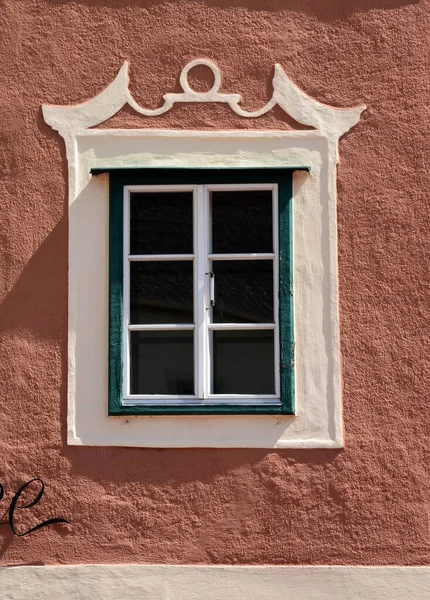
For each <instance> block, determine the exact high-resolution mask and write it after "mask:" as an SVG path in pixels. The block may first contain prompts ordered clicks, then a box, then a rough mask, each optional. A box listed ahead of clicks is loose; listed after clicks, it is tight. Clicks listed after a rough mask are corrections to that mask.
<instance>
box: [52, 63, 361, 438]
mask: <svg viewBox="0 0 430 600" xmlns="http://www.w3.org/2000/svg"><path fill="white" fill-rule="evenodd" d="M197 64H204V65H206V66H208V67H209V68H210V69H212V71H213V73H214V77H215V83H214V86H213V87H212V89H211V90H210V91H209V92H207V93H198V92H194V91H193V90H192V89H191V88H190V87H189V84H188V80H187V73H188V71H189V70H190V69H191V68H192V67H193V66H196V65H197ZM180 83H181V86H182V89H183V93H180V94H166V95H165V96H164V104H163V106H162V107H161V108H159V109H155V110H149V109H143V108H142V107H140V106H139V105H138V104H137V103H136V102H135V100H134V99H133V97H132V96H131V93H130V91H129V88H128V75H127V64H125V65H124V66H123V67H122V68H121V70H120V71H119V73H118V75H117V77H116V79H115V80H114V81H113V82H112V84H111V85H109V86H108V87H107V88H106V89H105V90H104V92H102V93H101V94H100V95H99V96H97V97H96V98H94V99H92V100H90V101H88V102H85V103H83V104H80V105H77V106H72V107H58V106H43V115H44V118H45V121H46V122H47V123H48V124H49V125H51V127H53V129H55V130H56V131H58V132H59V134H60V135H61V136H62V137H63V139H64V141H65V144H66V153H67V161H68V169H69V339H68V443H69V444H75V445H81V444H82V445H112V446H143V447H265V448H272V447H277V448H288V447H290V448H323V447H326V448H329V447H332V448H337V447H340V446H342V443H343V437H342V415H341V379H340V355H339V322H338V290H337V285H338V282H337V240H336V164H337V160H338V141H339V138H340V136H341V135H343V134H344V133H345V132H347V131H348V130H349V129H350V128H351V127H353V126H354V125H355V124H356V123H357V122H358V120H359V117H360V114H361V112H362V111H363V110H364V108H365V107H363V106H361V107H356V108H352V109H345V110H343V109H336V108H332V107H329V106H325V105H323V104H320V103H319V102H317V101H315V100H313V99H312V98H310V97H309V96H307V95H306V94H305V93H304V92H302V91H301V90H299V88H297V87H296V86H295V85H294V84H293V83H292V82H291V81H290V80H289V79H288V77H287V76H286V75H285V73H284V71H283V70H282V68H281V67H280V66H279V65H277V66H276V67H275V75H274V79H273V88H274V91H273V96H272V98H271V100H270V101H269V102H268V103H267V105H266V106H265V107H263V108H262V109H261V110H259V111H255V112H252V113H248V112H246V111H245V110H243V109H242V108H241V107H240V106H239V103H240V96H239V95H237V94H222V93H220V92H219V88H220V85H221V75H220V72H219V70H218V68H217V67H216V65H214V64H213V63H212V62H210V61H207V60H203V59H202V60H196V61H193V62H191V63H189V64H188V65H186V67H185V68H184V70H183V71H182V74H181V76H180ZM175 102H223V103H227V104H228V105H229V106H230V107H231V109H232V110H233V111H234V112H235V113H237V114H238V115H240V116H242V117H244V118H249V117H252V118H254V117H258V116H260V115H262V114H264V113H265V112H267V111H268V110H270V109H271V108H273V106H274V105H275V104H277V105H279V106H280V107H281V108H282V109H283V110H284V111H285V112H286V113H288V114H289V115H290V116H291V117H292V118H293V119H295V120H296V121H298V122H300V123H302V124H304V125H308V126H311V127H313V128H314V129H313V130H300V131H285V130H283V131H272V130H270V131H251V130H235V131H230V130H228V131H227V130H226V131H213V132H212V131H190V130H177V131H171V130H153V129H142V130H135V129H134V130H129V129H127V130H122V129H116V130H112V129H90V128H91V127H95V126H97V125H99V124H100V123H102V122H103V121H105V120H106V119H108V118H110V117H111V116H113V115H114V114H115V113H116V112H117V111H118V110H120V109H121V108H122V107H123V106H124V105H125V104H126V103H128V104H129V105H130V106H132V107H133V108H134V109H135V110H136V111H137V112H139V113H141V114H144V115H147V116H156V115H159V114H162V113H163V112H166V111H168V110H170V108H171V107H172V106H173V104H174V103H175ZM111 167H184V168H192V167H200V168H201V167H219V168H228V167H244V168H252V167H259V168H261V167H307V168H310V173H306V172H303V171H297V172H295V174H294V176H293V193H294V277H295V280H294V291H295V293H294V310H295V317H294V318H295V340H296V365H295V368H296V373H295V375H296V406H297V414H296V415H295V416H293V417H284V416H278V415H277V416H250V415H246V416H138V417H108V411H107V406H108V253H109V236H108V217H109V193H108V175H99V176H97V177H91V174H90V170H91V169H93V168H111Z"/></svg>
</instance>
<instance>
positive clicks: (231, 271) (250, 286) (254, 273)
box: [212, 260, 273, 323]
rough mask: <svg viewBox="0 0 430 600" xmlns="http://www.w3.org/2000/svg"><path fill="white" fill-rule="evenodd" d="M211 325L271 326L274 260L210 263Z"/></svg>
mask: <svg viewBox="0 0 430 600" xmlns="http://www.w3.org/2000/svg"><path fill="white" fill-rule="evenodd" d="M212 271H213V272H214V274H215V306H214V308H213V322H214V323H273V261H272V260H228V261H227V260H226V261H218V260H217V261H215V260H214V261H212Z"/></svg>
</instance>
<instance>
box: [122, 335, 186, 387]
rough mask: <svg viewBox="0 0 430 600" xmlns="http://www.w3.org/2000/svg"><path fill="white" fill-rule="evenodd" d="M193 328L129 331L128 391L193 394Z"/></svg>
mask: <svg viewBox="0 0 430 600" xmlns="http://www.w3.org/2000/svg"><path fill="white" fill-rule="evenodd" d="M193 334H194V332H193V331H132V332H130V351H131V361H130V364H131V377H130V391H131V393H132V394H184V395H192V394H194V357H193V345H194V344H193Z"/></svg>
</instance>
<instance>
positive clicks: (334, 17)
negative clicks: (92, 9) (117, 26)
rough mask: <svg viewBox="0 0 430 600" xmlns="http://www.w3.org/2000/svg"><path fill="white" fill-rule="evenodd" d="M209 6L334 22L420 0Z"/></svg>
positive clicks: (292, 0) (140, 2) (152, 1)
mask: <svg viewBox="0 0 430 600" xmlns="http://www.w3.org/2000/svg"><path fill="white" fill-rule="evenodd" d="M203 3H204V4H206V5H207V6H212V7H213V6H216V7H219V8H220V9H226V10H231V9H234V8H239V7H245V8H247V9H249V10H253V11H263V12H266V13H267V12H286V11H288V12H293V13H299V14H300V13H302V14H306V15H309V16H311V17H316V18H317V19H319V20H320V21H325V22H328V23H330V22H333V21H338V20H341V19H346V18H348V17H349V16H350V15H353V14H354V13H365V12H369V11H371V10H395V9H397V8H401V7H402V6H409V5H414V4H419V3H420V0H349V1H348V2H345V0H320V1H319V2H315V0H271V1H270V2H262V1H261V0H204V2H203ZM51 4H75V5H76V4H78V5H82V6H100V7H102V8H105V9H106V8H113V9H121V8H124V7H126V6H128V7H130V6H133V7H141V8H148V7H150V6H154V5H158V4H164V0H51Z"/></svg>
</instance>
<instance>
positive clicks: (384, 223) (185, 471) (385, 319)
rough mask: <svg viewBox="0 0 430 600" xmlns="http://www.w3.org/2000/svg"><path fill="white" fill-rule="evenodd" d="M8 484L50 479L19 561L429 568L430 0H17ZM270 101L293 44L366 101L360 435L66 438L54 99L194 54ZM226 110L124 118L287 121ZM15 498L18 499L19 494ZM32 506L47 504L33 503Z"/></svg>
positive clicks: (7, 168) (63, 226)
mask: <svg viewBox="0 0 430 600" xmlns="http://www.w3.org/2000/svg"><path fill="white" fill-rule="evenodd" d="M0 11H1V35H0V81H1V83H0V106H1V112H0V121H1V125H0V139H1V147H0V203H1V219H0V244H1V262H0V300H1V305H0V334H1V340H0V356H1V358H0V399H1V414H0V432H1V437H0V480H1V481H2V482H4V483H5V485H6V486H7V496H8V498H10V497H11V492H12V490H13V489H16V488H17V487H18V486H19V485H20V484H21V483H22V482H23V481H25V480H27V479H30V478H31V477H32V476H36V475H39V476H40V477H42V478H43V479H44V480H45V481H46V485H47V488H46V495H45V497H44V499H43V500H42V502H41V503H40V504H39V505H38V506H36V507H35V508H34V509H33V510H32V511H21V512H22V515H21V516H19V517H18V519H17V522H18V523H20V524H21V525H22V526H23V527H25V526H29V525H31V524H34V523H35V522H37V520H40V519H41V518H42V517H44V518H47V517H48V516H54V515H55V516H59V515H61V516H66V517H68V518H69V519H70V520H71V522H72V525H71V527H70V528H66V527H58V528H49V529H48V528H47V529H45V530H42V531H41V532H39V533H36V534H34V535H31V536H28V537H26V538H13V536H12V535H11V534H10V531H9V529H8V528H7V527H5V526H2V527H0V536H1V537H0V553H1V560H2V563H3V564H22V563H26V564H28V563H33V564H39V563H41V564H43V563H46V564H47V563H50V564H51V563H79V562H100V563H103V562H136V563H139V562H160V563H197V562H201V563H230V564H240V563H248V564H262V563H275V564H317V563H330V564H404V565H410V564H424V563H427V562H428V560H429V522H428V507H429V504H428V500H429V495H428V475H429V473H428V454H427V453H428V442H429V427H428V420H427V419H428V389H429V359H428V355H429V348H428V332H427V331H426V327H427V326H428V319H429V316H430V315H429V313H430V309H429V302H428V284H429V274H428V258H429V249H430V242H429V238H428V227H429V223H428V193H429V178H428V160H429V159H428V151H429V144H428V139H429V137H428V136H429V112H428V108H427V105H428V92H429V86H428V81H429V79H428V74H429V66H430V65H429V52H428V31H429V27H430V6H429V2H427V1H422V2H415V1H410V0H409V1H406V0H349V1H348V2H346V1H345V0H330V1H329V0H320V1H319V2H314V1H313V0H308V1H304V0H295V1H294V2H293V1H292V0H283V1H275V0H273V1H264V2H263V1H262V0H258V1H257V0H239V1H236V0H235V1H228V2H226V1H225V0H211V1H207V2H203V1H173V0H172V1H171V2H159V1H154V2H150V1H144V0H104V1H102V0H81V1H76V2H72V1H70V2H69V1H68V0H49V1H48V0H45V1H44V0H35V1H32V0H0ZM198 57H207V58H210V59H212V60H214V61H216V62H217V63H218V64H219V66H220V67H221V69H222V71H223V74H224V82H223V91H227V92H240V93H242V94H243V97H244V105H245V106H246V108H248V109H256V108H259V107H260V106H262V105H263V104H265V102H266V100H267V99H268V98H269V97H270V96H271V87H270V80H271V75H272V67H273V64H274V63H275V62H280V63H281V64H282V65H283V67H284V68H285V70H286V72H287V73H288V74H289V75H290V76H291V77H292V79H293V80H294V81H295V82H296V83H298V84H299V85H300V86H301V87H302V88H303V89H304V90H305V91H306V92H307V93H309V94H310V95H312V96H314V97H315V98H317V99H319V100H321V101H324V102H327V103H329V104H332V105H335V106H352V105H355V104H361V103H364V104H366V105H368V107H369V108H368V110H367V112H366V113H364V115H363V117H362V120H361V121H360V123H359V125H358V126H357V127H356V128H355V129H354V130H353V131H352V132H351V133H350V134H348V135H347V136H345V137H344V138H343V139H342V140H341V143H340V154H341V161H342V162H341V164H340V166H339V169H338V189H339V197H338V218H339V274H340V315H341V345H342V360H343V368H342V376H343V398H344V422H345V434H346V447H345V449H344V450H341V451H333V450H327V451H314V450H306V451H276V452H275V451H265V450H258V451H256V450H180V451H179V450H168V451H167V450H144V449H126V448H107V449H104V448H81V447H67V445H66V443H65V439H66V386H65V382H66V370H67V359H66V350H67V349H66V338H67V189H66V178H67V169H66V161H65V152H64V147H63V143H62V140H61V139H60V138H59V136H57V135H56V134H55V133H53V132H52V130H51V129H50V128H49V127H48V126H47V125H45V124H44V122H43V119H42V115H41V111H40V105H41V104H42V103H50V104H68V103H75V102H79V101H83V100H85V99H88V98H89V97H92V96H93V95H94V94H96V93H97V92H98V91H100V90H102V89H103V88H104V87H105V86H106V85H107V84H108V83H110V81H111V80H112V79H113V77H114V76H115V74H116V72H117V70H118V68H119V66H120V65H121V64H122V61H124V60H125V59H129V60H130V61H131V89H132V92H133V94H134V96H135V98H136V100H137V101H139V102H140V103H141V104H142V105H144V106H146V107H148V108H150V107H151V108H155V107H156V106H157V105H158V104H159V102H160V99H161V95H162V94H163V93H165V92H168V91H174V90H176V91H178V86H177V76H178V74H179V72H180V70H181V68H182V67H183V66H184V65H185V64H186V63H187V62H188V61H189V60H191V59H194V58H198ZM283 119H284V117H283V115H282V113H281V112H280V111H278V110H276V109H275V110H274V111H272V112H271V113H270V114H268V115H266V116H265V117H263V118H261V119H256V120H244V119H241V118H239V117H236V116H233V115H232V114H231V112H230V111H229V109H228V108H226V107H222V106H201V107H198V108H197V109H196V107H195V106H183V107H175V108H174V109H173V110H172V111H171V112H170V113H168V114H167V115H165V116H162V117H158V118H153V119H145V118H143V117H135V116H132V115H131V112H129V111H123V113H122V114H121V115H119V116H117V117H114V118H113V119H112V120H111V124H115V125H119V124H121V125H130V126H131V125H133V126H136V125H137V126H143V127H147V126H151V127H154V126H155V127H166V128H168V127H179V128H180V127H183V128H198V127H199V128H212V127H217V128H237V127H254V128H265V127H270V128H280V127H281V128H284V127H290V126H292V125H294V124H292V123H290V122H287V121H285V120H283ZM0 506H3V507H4V508H5V509H6V506H7V505H6V503H5V500H3V501H2V503H0ZM27 513H28V514H27Z"/></svg>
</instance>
